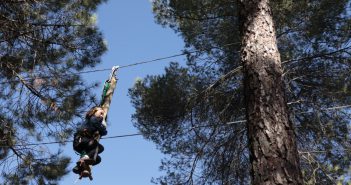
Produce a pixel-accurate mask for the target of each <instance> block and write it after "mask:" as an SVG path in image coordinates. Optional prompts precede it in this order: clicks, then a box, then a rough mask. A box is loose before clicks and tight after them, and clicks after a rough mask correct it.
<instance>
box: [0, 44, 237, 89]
mask: <svg viewBox="0 0 351 185" xmlns="http://www.w3.org/2000/svg"><path fill="white" fill-rule="evenodd" d="M236 44H240V42H233V43H229V44H225V45H223V46H222V47H226V46H231V45H236ZM219 48H220V47H210V48H205V49H198V50H193V51H183V52H181V53H178V54H174V55H170V56H166V57H160V58H155V59H151V60H144V61H140V62H136V63H132V64H127V65H121V66H119V68H128V67H132V66H137V65H142V64H147V63H152V62H157V61H161V60H166V59H170V58H175V57H179V56H184V55H188V54H192V53H198V52H201V51H207V50H212V49H219ZM110 70H111V68H105V69H95V70H87V71H81V72H76V73H70V74H65V76H67V75H79V74H86V73H95V72H101V71H110ZM59 76H64V75H50V76H43V77H39V78H41V79H44V78H54V77H59ZM24 80H26V81H28V80H32V78H27V79H24ZM19 81H20V80H9V81H3V82H0V84H6V83H11V82H19Z"/></svg>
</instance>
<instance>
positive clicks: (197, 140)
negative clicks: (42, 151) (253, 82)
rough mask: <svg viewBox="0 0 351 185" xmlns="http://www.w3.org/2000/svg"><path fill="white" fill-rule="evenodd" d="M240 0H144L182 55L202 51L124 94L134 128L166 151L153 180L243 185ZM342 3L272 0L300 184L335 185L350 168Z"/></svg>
mask: <svg viewBox="0 0 351 185" xmlns="http://www.w3.org/2000/svg"><path fill="white" fill-rule="evenodd" d="M239 2H240V1H234V2H233V1H228V0H219V1H203V0H202V1H196V0H192V1H185V0H184V1H182V0H177V1H167V0H157V1H153V5H154V12H155V18H156V20H157V22H158V23H160V24H161V25H164V26H169V27H171V28H172V29H174V30H175V31H176V32H177V33H179V34H180V35H181V36H182V37H183V38H184V41H185V43H186V47H187V48H186V51H191V50H194V49H196V50H200V51H201V52H195V53H192V52H189V54H188V55H187V59H188V63H187V66H186V67H180V66H179V65H177V64H174V63H172V64H171V65H170V66H169V67H167V68H166V70H165V74H164V75H158V76H148V77H146V78H145V79H143V80H141V81H138V82H137V83H136V84H135V86H134V88H132V89H131V90H130V96H131V98H132V103H133V104H134V106H135V108H136V113H135V114H134V116H133V118H134V120H135V125H136V126H137V127H138V128H139V130H140V131H141V132H142V133H143V134H144V136H146V137H147V138H149V139H150V140H152V141H154V142H155V143H156V144H157V145H158V146H159V148H160V150H161V151H162V152H164V153H165V154H169V158H166V159H165V160H163V162H162V164H161V169H163V170H164V171H165V172H166V175H165V176H163V177H160V178H158V179H155V182H159V183H161V184H162V183H163V184H192V183H195V184H248V183H249V182H251V180H252V179H251V178H250V175H249V174H250V167H249V166H250V161H249V144H248V139H247V134H248V133H247V131H248V130H247V129H246V118H245V112H246V109H245V101H244V95H245V93H244V92H245V91H244V86H243V83H242V80H243V78H244V76H243V71H244V70H242V67H241V62H240V57H241V55H240V48H241V47H242V45H241V39H242V38H241V37H240V30H241V29H242V24H243V22H242V21H243V20H242V19H240V10H242V9H241V8H240V3H239ZM349 3H350V2H349V1H345V0H338V1H333V2H330V1H327V0H322V1H290V0H287V1H286V0H284V1H280V0H273V1H272V2H271V7H272V12H273V21H274V24H275V27H276V32H277V34H276V38H277V45H278V50H279V52H280V56H281V60H282V68H283V69H282V70H283V71H282V77H283V79H284V84H283V85H284V92H285V94H286V100H287V106H288V110H289V111H288V112H289V116H290V120H291V121H292V124H293V127H294V131H295V134H296V137H297V141H296V142H297V143H296V144H297V148H298V150H299V156H300V166H301V170H302V173H303V177H304V179H303V180H304V183H306V184H333V183H336V179H339V180H342V178H341V177H342V175H345V174H346V173H347V169H348V166H349V165H350V162H349V161H350V160H348V159H349V158H350V150H349V149H350V144H349V143H350V142H349V141H350V134H349V133H350V132H349V128H348V122H349V120H350V115H349V113H348V109H347V108H348V107H349V106H347V105H349V104H350V103H351V102H350V99H349V98H348V97H350V93H351V91H350V85H349V83H348V81H349V72H350V62H349V58H350V45H349V36H348V35H349V32H350V28H349V26H348V25H349V23H350V15H349V14H348V13H347V7H348V6H349ZM321 17H323V19H321ZM275 85H277V84H275ZM245 88H246V87H245ZM275 90H277V89H275ZM290 134H291V131H290Z"/></svg>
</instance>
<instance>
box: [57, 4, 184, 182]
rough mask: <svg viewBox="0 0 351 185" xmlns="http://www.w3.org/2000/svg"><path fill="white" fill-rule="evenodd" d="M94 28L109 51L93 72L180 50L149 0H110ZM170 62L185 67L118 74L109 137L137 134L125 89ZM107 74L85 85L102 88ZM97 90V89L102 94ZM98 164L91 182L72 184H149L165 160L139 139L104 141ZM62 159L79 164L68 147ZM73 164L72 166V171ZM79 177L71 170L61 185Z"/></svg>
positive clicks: (90, 76)
mask: <svg viewBox="0 0 351 185" xmlns="http://www.w3.org/2000/svg"><path fill="white" fill-rule="evenodd" d="M97 16H98V23H97V25H98V26H99V28H100V29H101V31H102V32H103V34H104V37H105V39H106V41H107V43H108V51H107V53H106V54H105V55H104V56H103V58H102V59H103V62H102V64H101V65H99V66H97V67H96V69H105V68H111V67H112V66H114V65H127V64H131V63H135V62H139V61H144V60H150V59H155V58H159V57H165V56H170V55H174V54H178V53H180V52H181V50H182V49H183V47H184V43H183V41H182V39H181V38H180V37H179V36H177V35H176V34H175V33H174V32H173V31H172V30H171V29H169V28H167V29H166V28H162V27H161V26H160V25H158V24H156V23H155V21H154V18H153V13H152V6H151V3H150V2H149V1H147V0H143V1H141V0H124V1H122V0H109V1H108V2H107V3H105V4H103V5H102V6H100V7H99V9H98V12H97ZM171 61H178V62H180V63H183V64H184V63H185V59H184V58H183V57H178V58H174V59H170V60H164V61H158V62H153V63H149V64H144V65H138V66H135V67H129V68H122V69H120V70H119V71H118V78H119V81H118V84H117V89H116V91H115V93H114V97H113V100H112V105H111V108H110V112H109V115H108V116H109V126H108V135H107V136H114V135H123V134H132V133H137V132H138V131H137V129H136V128H135V127H133V124H132V121H131V115H132V114H133V112H134V108H133V107H132V105H131V103H130V98H129V97H128V96H127V94H128V89H129V88H130V87H132V86H133V84H134V82H135V80H136V79H137V78H140V77H141V78H143V77H145V76H146V75H148V74H161V73H163V71H164V67H165V66H167V65H168V64H169V62H171ZM108 75H109V72H106V71H105V72H98V73H89V74H88V75H86V76H85V79H86V80H87V82H93V81H98V82H101V85H102V84H103V82H104V81H105V80H106V78H107V77H108ZM100 93H101V86H100V88H98V89H96V94H97V95H98V96H100ZM101 143H102V144H103V145H104V146H105V151H104V152H103V153H102V155H101V157H102V162H101V163H100V164H99V165H97V166H95V167H94V169H93V177H94V180H93V181H91V182H90V181H89V180H88V179H83V180H81V181H78V182H77V183H76V184H84V185H89V184H103V185H117V184H121V185H149V184H152V183H151V182H150V180H151V178H152V177H158V176H160V175H161V172H159V170H158V167H159V165H160V161H161V159H162V158H164V157H165V156H164V155H163V154H161V153H160V152H159V151H158V150H157V149H156V146H155V144H154V143H152V142H151V141H147V140H145V139H144V138H143V137H142V136H135V137H126V138H117V139H105V140H102V141H101ZM64 154H65V155H68V156H71V157H72V159H73V160H77V159H78V156H77V155H76V154H75V153H74V152H73V149H72V146H71V144H68V145H67V146H66V147H65V152H64ZM73 166H74V164H71V166H70V168H73ZM76 179H77V175H75V174H73V173H72V172H71V173H70V174H69V175H67V176H65V177H64V178H63V180H62V181H61V183H60V184H62V185H71V184H74V182H75V181H76Z"/></svg>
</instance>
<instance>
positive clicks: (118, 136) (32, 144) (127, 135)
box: [0, 133, 141, 147]
mask: <svg viewBox="0 0 351 185" xmlns="http://www.w3.org/2000/svg"><path fill="white" fill-rule="evenodd" d="M140 135H141V134H139V133H136V134H124V135H116V136H110V137H104V138H101V139H115V138H124V137H133V136H140ZM72 142H73V140H66V141H52V142H41V143H28V144H18V145H12V146H8V145H2V146H0V147H24V146H38V145H51V144H63V143H72Z"/></svg>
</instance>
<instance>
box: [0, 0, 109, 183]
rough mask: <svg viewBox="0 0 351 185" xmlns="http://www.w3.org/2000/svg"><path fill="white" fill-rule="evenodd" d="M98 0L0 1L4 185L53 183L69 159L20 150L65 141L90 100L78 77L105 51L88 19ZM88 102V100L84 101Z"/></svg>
mask: <svg viewBox="0 0 351 185" xmlns="http://www.w3.org/2000/svg"><path fill="white" fill-rule="evenodd" d="M102 2H104V0H80V1H73V0H62V1H54V0H48V1H35V0H3V1H1V3H0V24H1V27H0V66H1V67H0V84H1V85H0V89H1V90H0V103H1V109H0V122H1V124H0V159H1V168H2V173H1V174H2V177H3V180H4V184H29V183H35V184H57V182H58V181H59V180H60V178H61V177H62V176H63V175H65V174H67V173H68V171H67V169H66V168H67V166H68V164H69V163H70V158H68V157H65V156H62V154H61V153H62V151H61V149H57V151H56V152H55V150H56V149H55V148H53V147H50V148H49V147H47V146H44V145H40V146H36V145H28V144H30V143H34V142H41V141H48V140H51V141H64V140H67V139H68V138H69V137H70V136H71V134H72V130H73V128H74V127H75V125H76V124H75V122H74V121H77V120H79V119H77V118H80V116H81V114H82V113H83V111H85V110H86V108H87V106H90V105H89V104H90V103H91V102H94V99H95V98H94V95H93V94H91V93H90V90H91V89H92V88H93V87H95V86H96V84H86V83H85V82H84V81H83V80H82V78H81V76H80V74H79V72H80V71H82V70H84V69H86V68H89V67H94V66H96V65H97V64H99V63H100V56H101V55H102V54H103V53H104V52H105V51H106V45H105V43H104V41H103V38H102V34H101V33H100V31H99V30H98V28H97V27H96V26H95V21H96V16H95V14H94V12H95V10H96V8H97V6H98V5H99V4H101V3H102ZM87 100H89V101H87Z"/></svg>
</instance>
